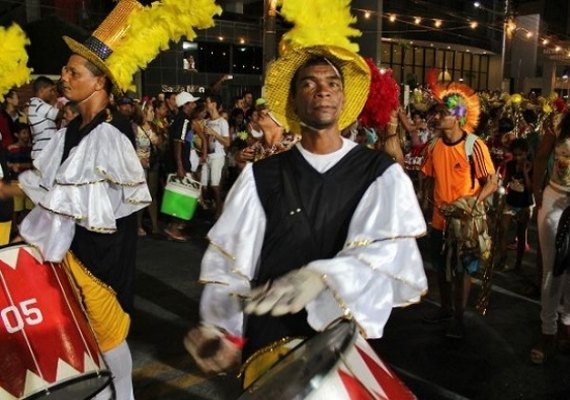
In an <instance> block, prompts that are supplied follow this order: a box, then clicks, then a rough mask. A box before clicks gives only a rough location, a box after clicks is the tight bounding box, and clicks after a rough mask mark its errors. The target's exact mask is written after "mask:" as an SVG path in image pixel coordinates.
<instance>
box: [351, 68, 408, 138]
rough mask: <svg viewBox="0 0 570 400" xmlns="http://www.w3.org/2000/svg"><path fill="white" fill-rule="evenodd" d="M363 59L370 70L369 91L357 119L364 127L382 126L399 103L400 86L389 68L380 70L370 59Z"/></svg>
mask: <svg viewBox="0 0 570 400" xmlns="http://www.w3.org/2000/svg"><path fill="white" fill-rule="evenodd" d="M365 61H366V63H367V64H368V67H369V68H370V72H371V81H370V93H369V94H368V99H367V100H366V104H365V105H364V108H363V109H362V112H361V113H360V116H359V117H358V120H359V121H360V124H361V125H362V126H365V127H371V128H383V127H384V126H386V124H387V123H388V122H390V117H391V115H392V112H393V111H394V110H396V109H398V107H399V105H400V86H399V85H398V83H397V82H396V81H395V80H394V78H393V77H392V70H391V69H386V70H382V71H381V70H379V69H378V67H377V66H376V64H375V63H374V61H372V59H370V58H366V59H365Z"/></svg>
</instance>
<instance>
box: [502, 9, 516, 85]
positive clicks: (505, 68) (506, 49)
mask: <svg viewBox="0 0 570 400" xmlns="http://www.w3.org/2000/svg"><path fill="white" fill-rule="evenodd" d="M515 29H516V25H515V22H514V16H513V10H512V4H511V0H505V13H504V21H503V48H502V53H501V83H503V82H504V81H505V79H508V80H509V88H508V90H509V91H510V78H511V44H512V40H513V35H514V32H515ZM502 89H503V90H504V89H506V88H504V87H503V88H502Z"/></svg>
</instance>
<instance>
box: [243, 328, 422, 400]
mask: <svg viewBox="0 0 570 400" xmlns="http://www.w3.org/2000/svg"><path fill="white" fill-rule="evenodd" d="M267 399H273V400H278V399H287V400H300V399H307V400H380V399H392V400H393V399H396V400H408V399H416V397H415V396H414V394H413V393H412V392H411V391H410V390H409V389H408V388H407V387H406V386H405V385H404V384H403V383H402V382H401V381H400V380H399V379H398V378H397V376H396V375H395V374H394V372H392V371H391V370H390V368H388V367H387V366H386V364H385V363H384V362H382V360H380V358H379V357H378V356H377V355H376V353H375V352H374V350H372V348H371V347H370V345H369V344H368V343H367V342H366V340H365V339H364V338H363V337H362V336H360V335H359V334H358V332H357V330H356V326H355V324H354V323H352V322H349V321H341V322H339V323H337V324H335V325H333V326H332V327H331V328H329V329H327V330H326V331H324V332H322V333H319V334H318V335H316V336H314V337H312V338H311V339H309V340H306V341H304V342H303V343H301V344H300V345H299V346H297V347H296V348H295V349H293V350H291V352H289V353H288V354H287V355H286V356H285V357H284V358H283V359H282V360H281V361H279V362H278V363H277V364H275V365H274V366H273V367H272V368H271V369H269V370H268V371H267V372H266V373H265V374H263V375H262V376H261V377H260V378H259V379H258V380H257V381H255V382H254V383H253V384H251V385H250V386H249V387H248V388H247V389H246V391H245V392H244V393H243V395H242V396H241V397H240V398H239V400H267Z"/></svg>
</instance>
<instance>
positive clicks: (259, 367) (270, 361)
mask: <svg viewBox="0 0 570 400" xmlns="http://www.w3.org/2000/svg"><path fill="white" fill-rule="evenodd" d="M303 340H304V338H302V337H284V338H283V339H280V340H278V341H277V342H273V343H271V344H270V345H268V346H265V347H263V348H261V349H259V350H257V351H256V352H255V353H253V355H251V356H250V357H249V358H248V359H247V360H246V362H244V363H243V365H242V367H241V369H240V371H239V374H238V377H241V376H243V388H244V389H246V388H247V387H248V386H249V385H251V384H252V383H253V382H255V381H256V380H257V379H258V378H259V377H260V376H261V375H263V374H264V373H265V372H267V370H269V368H271V367H272V366H273V365H275V364H276V363H277V362H278V361H280V360H281V359H282V358H283V357H285V355H286V354H288V353H289V352H290V351H291V350H293V349H294V348H295V347H296V346H298V345H299V344H300V343H302V341H303Z"/></svg>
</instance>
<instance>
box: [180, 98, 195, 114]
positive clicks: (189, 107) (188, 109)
mask: <svg viewBox="0 0 570 400" xmlns="http://www.w3.org/2000/svg"><path fill="white" fill-rule="evenodd" d="M195 108H196V103H194V102H192V101H189V102H188V103H186V104H184V105H183V106H182V111H184V114H186V115H190V114H192V111H194V109H195Z"/></svg>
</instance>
